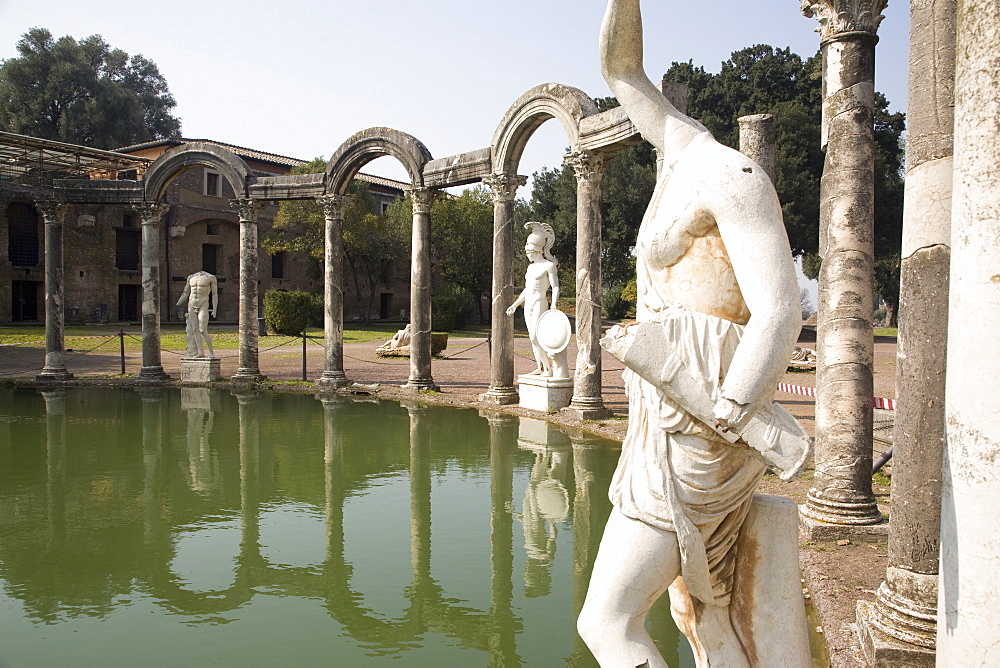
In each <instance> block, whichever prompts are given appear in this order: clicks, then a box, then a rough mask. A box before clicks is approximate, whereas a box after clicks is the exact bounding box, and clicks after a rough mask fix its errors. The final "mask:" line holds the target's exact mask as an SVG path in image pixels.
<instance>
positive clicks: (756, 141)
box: [736, 114, 775, 183]
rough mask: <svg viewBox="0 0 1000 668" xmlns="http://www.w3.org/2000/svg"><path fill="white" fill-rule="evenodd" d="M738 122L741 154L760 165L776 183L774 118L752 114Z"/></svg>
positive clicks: (742, 117) (772, 181) (740, 118)
mask: <svg viewBox="0 0 1000 668" xmlns="http://www.w3.org/2000/svg"><path fill="white" fill-rule="evenodd" d="M736 120H737V122H738V123H739V124H740V153H742V154H743V155H745V156H746V157H748V158H750V159H751V160H753V161H754V162H756V163H757V164H758V165H760V168H761V169H763V170H764V173H765V174H767V175H768V177H769V178H770V179H771V183H774V182H775V172H774V149H775V130H774V116H772V115H771V114H752V115H750V116H740V117H739V118H738V119H736Z"/></svg>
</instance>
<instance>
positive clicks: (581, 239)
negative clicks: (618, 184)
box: [563, 151, 610, 420]
mask: <svg viewBox="0 0 1000 668" xmlns="http://www.w3.org/2000/svg"><path fill="white" fill-rule="evenodd" d="M566 163H567V164H569V165H571V166H572V167H573V171H574V172H575V173H576V372H575V374H574V376H573V400H572V401H571V402H570V405H569V407H567V408H565V409H563V410H565V411H567V412H569V413H571V414H572V415H575V416H576V417H578V418H579V419H581V420H599V419H601V418H604V417H607V416H608V415H609V414H610V411H609V410H608V409H607V408H606V407H605V406H604V400H603V399H602V398H601V345H600V340H601V324H602V322H603V320H602V318H601V179H602V178H603V177H604V157H603V156H602V155H601V154H599V153H593V152H590V151H574V152H572V153H570V154H568V155H567V156H566Z"/></svg>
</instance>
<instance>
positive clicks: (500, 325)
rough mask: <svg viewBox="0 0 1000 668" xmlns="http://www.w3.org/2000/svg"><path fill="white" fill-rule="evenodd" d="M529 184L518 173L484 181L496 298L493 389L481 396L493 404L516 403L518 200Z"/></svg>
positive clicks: (492, 330) (492, 339)
mask: <svg viewBox="0 0 1000 668" xmlns="http://www.w3.org/2000/svg"><path fill="white" fill-rule="evenodd" d="M527 182H528V179H527V178H526V177H524V176H518V175H517V174H493V175H491V176H488V177H486V178H485V179H483V183H485V184H486V185H487V186H489V188H490V191H491V192H492V193H493V299H492V302H491V309H490V311H491V312H490V318H491V320H490V389H489V390H487V391H486V392H484V393H483V394H481V395H480V396H479V400H480V401H484V402H486V403H490V404H500V405H503V404H516V403H517V402H518V400H519V397H518V394H517V388H516V387H515V386H514V317H513V316H509V315H507V307H508V306H510V305H511V304H513V303H514V197H515V196H516V194H517V189H518V188H519V187H520V186H523V185H524V184H525V183H527Z"/></svg>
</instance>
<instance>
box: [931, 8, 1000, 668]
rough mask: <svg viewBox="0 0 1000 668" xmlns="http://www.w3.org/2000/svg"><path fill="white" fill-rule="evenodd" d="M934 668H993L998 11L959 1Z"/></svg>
mask: <svg viewBox="0 0 1000 668" xmlns="http://www.w3.org/2000/svg"><path fill="white" fill-rule="evenodd" d="M956 25H957V38H956V44H957V47H956V54H955V155H954V159H955V171H954V191H953V200H952V216H951V224H952V231H951V253H952V262H951V274H950V275H951V290H950V295H949V309H948V361H947V363H948V371H947V378H946V382H947V392H946V395H945V410H946V422H945V424H946V425H947V427H946V429H947V447H946V449H945V456H944V475H943V480H942V489H941V578H940V580H939V582H938V587H939V592H938V611H939V620H940V623H939V624H938V627H937V662H938V665H939V666H998V665H1000V634H998V633H997V628H1000V605H998V604H997V601H998V600H1000V578H998V577H997V561H998V554H1000V523H998V522H997V514H996V507H997V499H1000V394H998V393H997V389H996V386H997V378H998V377H1000V356H998V355H997V354H996V352H995V351H996V350H997V349H998V347H1000V316H998V314H1000V263H998V260H997V258H998V257H1000V200H998V199H997V193H1000V171H998V170H997V165H998V164H1000V134H998V133H997V119H998V118H1000V79H998V78H997V73H998V72H1000V51H998V50H997V44H996V36H997V35H998V34H1000V4H997V2H996V0H962V2H960V3H958V13H957V21H956Z"/></svg>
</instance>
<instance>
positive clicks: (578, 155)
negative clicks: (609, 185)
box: [563, 151, 604, 185]
mask: <svg viewBox="0 0 1000 668" xmlns="http://www.w3.org/2000/svg"><path fill="white" fill-rule="evenodd" d="M563 162H564V163H566V164H567V165H569V166H570V167H572V168H573V173H574V174H576V180H577V182H580V181H589V182H592V183H593V184H594V185H597V184H599V183H600V182H601V178H602V177H603V176H604V156H603V155H601V154H600V153H594V152H593V151H570V152H569V153H567V154H566V157H565V158H563Z"/></svg>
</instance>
